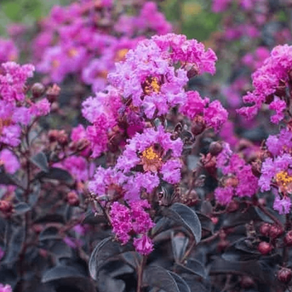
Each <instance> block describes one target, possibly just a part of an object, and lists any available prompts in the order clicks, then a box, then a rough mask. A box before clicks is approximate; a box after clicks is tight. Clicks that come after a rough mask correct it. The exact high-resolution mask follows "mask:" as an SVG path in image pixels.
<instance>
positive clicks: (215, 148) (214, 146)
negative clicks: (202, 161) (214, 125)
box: [209, 141, 223, 156]
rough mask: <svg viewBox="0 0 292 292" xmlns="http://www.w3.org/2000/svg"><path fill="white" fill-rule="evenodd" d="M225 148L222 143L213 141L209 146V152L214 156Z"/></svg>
mask: <svg viewBox="0 0 292 292" xmlns="http://www.w3.org/2000/svg"><path fill="white" fill-rule="evenodd" d="M222 149H223V146H222V143H220V142H217V141H216V142H215V141H214V142H212V143H211V144H210V146H209V153H211V154H212V155H213V156H217V155H218V154H219V153H220V152H221V151H222Z"/></svg>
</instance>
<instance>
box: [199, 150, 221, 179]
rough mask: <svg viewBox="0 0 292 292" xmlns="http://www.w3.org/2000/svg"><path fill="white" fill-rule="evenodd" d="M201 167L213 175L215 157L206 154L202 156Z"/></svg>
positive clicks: (215, 169)
mask: <svg viewBox="0 0 292 292" xmlns="http://www.w3.org/2000/svg"><path fill="white" fill-rule="evenodd" d="M200 162H201V163H202V165H203V167H204V168H205V169H206V170H207V171H208V172H209V173H210V174H211V175H214V174H215V173H216V171H217V168H216V157H215V156H212V155H211V154H210V153H208V154H207V155H206V156H202V157H201V159H200Z"/></svg>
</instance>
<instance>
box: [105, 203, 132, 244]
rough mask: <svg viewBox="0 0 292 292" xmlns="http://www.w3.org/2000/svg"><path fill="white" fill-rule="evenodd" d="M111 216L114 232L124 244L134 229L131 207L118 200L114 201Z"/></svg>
mask: <svg viewBox="0 0 292 292" xmlns="http://www.w3.org/2000/svg"><path fill="white" fill-rule="evenodd" d="M110 217H111V224H112V227H113V232H114V233H115V234H116V235H117V237H118V239H119V240H120V241H121V242H122V244H126V243H127V242H128V241H129V239H130V235H129V232H130V231H131V230H132V220H131V212H130V209H129V208H127V207H126V206H124V205H122V204H120V203H118V202H114V203H113V204H112V207H111V211H110Z"/></svg>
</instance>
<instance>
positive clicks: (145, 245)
mask: <svg viewBox="0 0 292 292" xmlns="http://www.w3.org/2000/svg"><path fill="white" fill-rule="evenodd" d="M134 246H135V249H136V250H137V252H139V253H140V254H143V255H148V254H150V253H151V252H152V251H153V242H152V240H151V239H150V238H149V237H148V236H147V235H145V234H143V235H142V236H141V237H139V238H134Z"/></svg>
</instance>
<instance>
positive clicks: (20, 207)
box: [14, 203, 31, 215]
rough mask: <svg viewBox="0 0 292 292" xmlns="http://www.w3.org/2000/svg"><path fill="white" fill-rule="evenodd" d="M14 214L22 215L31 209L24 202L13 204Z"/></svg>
mask: <svg viewBox="0 0 292 292" xmlns="http://www.w3.org/2000/svg"><path fill="white" fill-rule="evenodd" d="M14 210H15V214H16V215H23V214H25V213H26V212H28V211H30V210H31V207H30V206H29V205H28V204H26V203H18V204H16V205H15V206H14Z"/></svg>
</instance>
